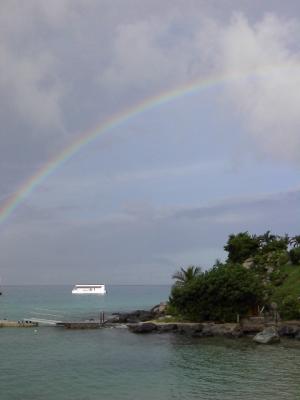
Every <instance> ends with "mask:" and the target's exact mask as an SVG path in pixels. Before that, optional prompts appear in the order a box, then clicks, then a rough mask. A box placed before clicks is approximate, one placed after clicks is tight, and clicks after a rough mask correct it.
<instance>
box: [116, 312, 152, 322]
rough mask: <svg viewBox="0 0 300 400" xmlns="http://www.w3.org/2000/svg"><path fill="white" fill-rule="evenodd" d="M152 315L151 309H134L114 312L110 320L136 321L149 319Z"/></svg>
mask: <svg viewBox="0 0 300 400" xmlns="http://www.w3.org/2000/svg"><path fill="white" fill-rule="evenodd" d="M153 317H154V315H153V313H152V312H151V311H145V310H136V311H132V312H130V313H114V314H113V316H112V318H110V321H111V322H115V323H121V324H126V323H138V322H145V321H149V320H151V319H153Z"/></svg>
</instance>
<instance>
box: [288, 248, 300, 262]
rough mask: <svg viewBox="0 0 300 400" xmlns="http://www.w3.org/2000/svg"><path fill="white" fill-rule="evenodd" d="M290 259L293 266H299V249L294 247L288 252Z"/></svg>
mask: <svg viewBox="0 0 300 400" xmlns="http://www.w3.org/2000/svg"><path fill="white" fill-rule="evenodd" d="M289 254H290V259H291V262H292V263H293V264H294V265H298V264H300V247H295V248H293V249H291V250H290V253H289Z"/></svg>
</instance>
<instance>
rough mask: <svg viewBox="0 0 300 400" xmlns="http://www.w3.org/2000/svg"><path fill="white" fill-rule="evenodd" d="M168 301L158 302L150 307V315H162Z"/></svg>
mask: <svg viewBox="0 0 300 400" xmlns="http://www.w3.org/2000/svg"><path fill="white" fill-rule="evenodd" d="M167 307H168V303H166V302H163V301H162V302H160V303H159V304H157V305H156V306H154V307H152V308H151V310H150V313H151V314H152V315H164V314H165V313H166V311H167Z"/></svg>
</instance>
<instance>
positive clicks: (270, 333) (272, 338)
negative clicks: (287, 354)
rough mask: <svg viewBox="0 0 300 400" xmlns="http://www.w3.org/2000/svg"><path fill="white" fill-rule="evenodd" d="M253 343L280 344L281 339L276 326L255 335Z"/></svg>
mask: <svg viewBox="0 0 300 400" xmlns="http://www.w3.org/2000/svg"><path fill="white" fill-rule="evenodd" d="M253 341H254V342H256V343H259V344H273V343H278V342H280V337H279V334H278V331H277V329H276V328H275V327H274V326H270V327H268V328H265V329H264V330H263V331H262V332H259V333H258V334H257V335H255V336H254V338H253Z"/></svg>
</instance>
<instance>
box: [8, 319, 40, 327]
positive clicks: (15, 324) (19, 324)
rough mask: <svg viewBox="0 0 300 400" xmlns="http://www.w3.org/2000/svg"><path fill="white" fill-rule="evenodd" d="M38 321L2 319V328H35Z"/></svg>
mask: <svg viewBox="0 0 300 400" xmlns="http://www.w3.org/2000/svg"><path fill="white" fill-rule="evenodd" d="M37 326H38V323H37V322H34V321H31V320H21V321H9V320H7V319H1V320H0V328H34V327H37Z"/></svg>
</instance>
